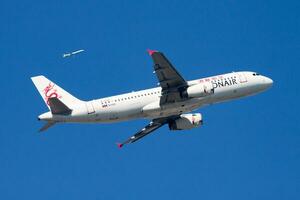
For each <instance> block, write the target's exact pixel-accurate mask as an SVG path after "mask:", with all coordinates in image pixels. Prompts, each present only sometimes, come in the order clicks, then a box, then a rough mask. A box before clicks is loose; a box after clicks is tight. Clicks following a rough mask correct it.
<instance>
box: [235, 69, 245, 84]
mask: <svg viewBox="0 0 300 200" xmlns="http://www.w3.org/2000/svg"><path fill="white" fill-rule="evenodd" d="M237 75H238V78H239V81H240V83H246V82H247V77H246V75H245V74H244V73H241V72H239V73H237Z"/></svg>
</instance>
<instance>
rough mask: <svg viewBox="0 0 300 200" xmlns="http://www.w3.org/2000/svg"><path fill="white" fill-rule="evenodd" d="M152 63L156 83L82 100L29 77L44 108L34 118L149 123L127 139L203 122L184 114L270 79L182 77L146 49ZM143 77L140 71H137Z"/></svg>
mask: <svg viewBox="0 0 300 200" xmlns="http://www.w3.org/2000/svg"><path fill="white" fill-rule="evenodd" d="M148 52H149V55H150V56H151V57H152V59H153V62H154V72H155V74H156V75H157V78H158V81H159V83H160V86H159V87H156V88H151V89H146V90H140V91H137V92H131V93H125V94H121V95H116V96H111V97H105V98H102V99H97V100H91V101H82V100H79V99H77V98H76V97H74V96H72V95H71V94H69V93H68V92H66V91H65V90H64V89H62V88H60V87H59V86H58V85H56V84H55V83H53V82H52V81H50V80H48V79H47V78H45V77H44V76H35V77H32V78H31V79H32V81H33V83H34V84H35V86H36V88H37V89H38V91H39V92H40V94H41V95H42V97H43V99H44V101H45V103H46V105H47V106H48V108H49V109H50V111H49V112H46V113H44V114H41V115H40V116H39V117H38V119H39V120H44V121H46V122H47V123H46V124H45V125H44V126H43V127H42V128H41V129H40V131H44V130H46V129H48V128H49V127H51V126H53V125H54V124H56V123H61V122H76V123H77V122H78V123H104V122H119V121H124V120H132V119H138V118H147V119H150V120H151V122H150V123H149V124H148V125H147V126H145V128H143V129H141V130H140V131H138V132H137V133H136V134H135V135H133V136H131V137H130V138H129V139H127V140H126V141H124V142H122V143H119V144H118V146H119V147H122V146H123V145H124V144H128V143H133V142H135V141H137V140H139V139H141V138H142V137H144V136H146V135H148V134H149V133H151V132H152V131H155V130H156V129H158V128H160V127H161V126H163V125H165V124H168V126H169V129H170V130H185V129H192V128H195V127H199V126H200V125H202V124H203V119H202V115H201V114H200V113H188V112H191V111H193V110H196V109H198V108H200V107H203V106H205V105H210V104H214V103H219V102H223V101H228V100H233V99H237V98H240V97H245V96H250V95H253V94H256V93H259V92H262V91H265V90H266V89H268V88H270V87H271V86H272V84H273V81H272V80H271V79H270V78H268V77H265V76H262V75H260V74H258V73H256V72H249V71H241V72H232V73H227V74H222V75H216V76H211V77H207V78H200V79H196V80H192V81H186V80H185V79H184V78H183V77H182V76H181V75H180V74H179V73H178V71H177V70H176V69H175V68H174V67H173V66H172V64H171V63H170V62H169V61H168V59H167V58H166V57H165V56H164V54H163V53H161V52H158V51H154V50H148ZM141 75H143V74H141Z"/></svg>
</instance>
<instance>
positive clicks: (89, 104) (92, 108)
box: [85, 101, 95, 114]
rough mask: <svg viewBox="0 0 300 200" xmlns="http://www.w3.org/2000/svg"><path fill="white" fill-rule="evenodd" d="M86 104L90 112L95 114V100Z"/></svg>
mask: <svg viewBox="0 0 300 200" xmlns="http://www.w3.org/2000/svg"><path fill="white" fill-rule="evenodd" d="M85 105H86V108H87V111H88V114H93V113H95V108H94V106H93V101H89V102H86V104H85Z"/></svg>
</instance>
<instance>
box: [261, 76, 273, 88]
mask: <svg viewBox="0 0 300 200" xmlns="http://www.w3.org/2000/svg"><path fill="white" fill-rule="evenodd" d="M263 84H264V86H265V87H266V88H270V87H271V86H272V85H273V80H272V79H270V78H268V77H264V80H263Z"/></svg>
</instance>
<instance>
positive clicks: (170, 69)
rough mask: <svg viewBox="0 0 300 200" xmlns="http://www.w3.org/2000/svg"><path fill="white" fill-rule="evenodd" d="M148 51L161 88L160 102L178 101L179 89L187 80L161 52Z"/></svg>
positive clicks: (179, 98)
mask: <svg viewBox="0 0 300 200" xmlns="http://www.w3.org/2000/svg"><path fill="white" fill-rule="evenodd" d="M148 52H149V55H150V56H151V57H152V59H153V62H154V72H155V74H156V76H157V78H158V81H159V84H160V86H161V88H162V97H161V104H164V103H172V102H176V101H180V100H181V96H180V91H181V90H183V89H184V88H185V87H186V86H187V82H186V81H185V80H184V78H183V77H182V76H181V75H180V74H179V73H178V71H177V70H176V69H175V68H174V66H173V65H172V64H171V63H170V61H169V60H168V59H167V58H166V57H165V56H164V54H163V53H161V52H158V51H154V50H148Z"/></svg>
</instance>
